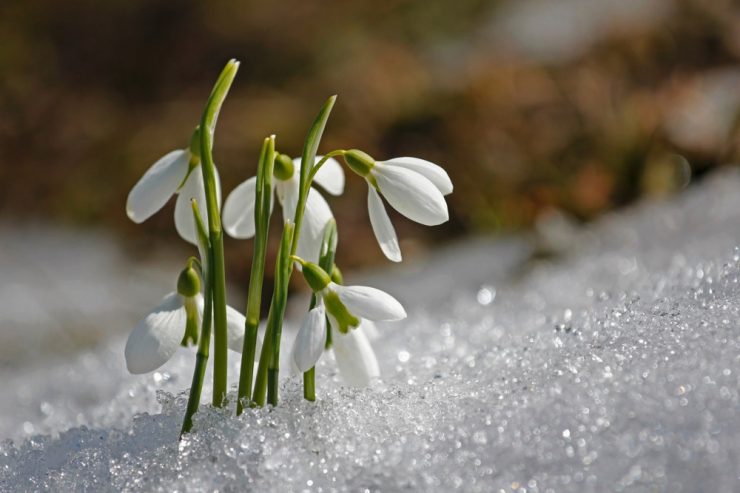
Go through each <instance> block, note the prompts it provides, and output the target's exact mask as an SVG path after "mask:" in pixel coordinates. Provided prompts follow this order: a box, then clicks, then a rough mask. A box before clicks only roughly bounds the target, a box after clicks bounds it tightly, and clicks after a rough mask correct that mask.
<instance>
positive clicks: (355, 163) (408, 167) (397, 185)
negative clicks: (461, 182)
mask: <svg viewBox="0 0 740 493" xmlns="http://www.w3.org/2000/svg"><path fill="white" fill-rule="evenodd" d="M344 160H345V161H346V163H347V165H348V166H349V167H350V168H351V169H352V171H354V172H355V173H357V174H358V175H359V176H361V177H363V178H365V181H367V184H368V197H367V209H368V213H369V215H370V224H371V225H372V227H373V232H374V233H375V238H376V239H377V240H378V244H379V245H380V249H381V250H382V251H383V253H384V254H385V256H386V257H388V259H390V260H392V261H394V262H400V261H401V258H402V257H401V249H400V247H399V245H398V237H397V236H396V231H395V229H394V228H393V224H392V223H391V220H390V218H389V217H388V213H387V212H386V210H385V207H384V206H383V201H382V200H381V198H380V195H382V196H383V197H385V199H386V200H387V201H388V203H389V204H390V205H391V206H392V207H393V208H394V209H396V210H397V211H398V212H400V213H401V214H403V215H404V216H406V217H407V218H409V219H411V220H412V221H415V222H417V223H420V224H424V225H426V226H435V225H437V224H442V223H444V222H446V221H447V220H448V219H449V213H448V211H447V202H445V198H444V196H445V195H448V194H450V193H452V190H453V186H452V181H451V180H450V177H449V176H448V175H447V172H446V171H445V170H444V169H442V168H441V167H440V166H438V165H436V164H434V163H432V162H429V161H425V160H423V159H418V158H413V157H399V158H393V159H389V160H387V161H376V160H375V159H373V158H372V157H371V156H369V155H368V154H366V153H364V152H362V151H359V150H356V149H352V150H349V151H347V152H345V153H344ZM379 194H380V195H379Z"/></svg>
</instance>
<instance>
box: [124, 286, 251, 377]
mask: <svg viewBox="0 0 740 493" xmlns="http://www.w3.org/2000/svg"><path fill="white" fill-rule="evenodd" d="M188 310H190V311H191V313H194V314H195V316H196V318H197V320H196V322H197V327H198V330H200V326H201V321H202V318H203V296H202V295H201V294H200V293H198V294H196V295H195V296H192V297H186V296H182V295H180V294H178V293H177V292H172V293H170V294H168V295H167V296H165V297H164V299H163V300H162V302H161V303H160V304H159V305H158V306H157V307H156V308H154V309H153V310H152V311H151V312H149V313H148V314H147V315H146V316H145V317H144V319H143V320H141V322H139V324H138V325H137V326H136V328H135V329H134V330H133V331H132V332H131V334H130V335H129V337H128V340H127V341H126V349H125V351H124V355H125V357H126V367H127V368H128V371H129V372H130V373H134V374H140V373H148V372H150V371H154V370H156V369H157V368H159V367H160V366H162V365H163V364H165V363H166V362H167V361H168V360H169V359H170V358H171V357H172V356H173V355H174V354H175V351H177V348H178V346H180V344H181V343H182V341H183V337H184V336H185V328H186V324H187V318H188ZM226 320H227V332H228V345H229V349H231V350H233V351H237V352H241V350H242V344H243V338H244V322H245V318H244V315H242V314H241V313H239V312H238V311H237V310H235V309H233V308H231V307H230V306H227V307H226Z"/></svg>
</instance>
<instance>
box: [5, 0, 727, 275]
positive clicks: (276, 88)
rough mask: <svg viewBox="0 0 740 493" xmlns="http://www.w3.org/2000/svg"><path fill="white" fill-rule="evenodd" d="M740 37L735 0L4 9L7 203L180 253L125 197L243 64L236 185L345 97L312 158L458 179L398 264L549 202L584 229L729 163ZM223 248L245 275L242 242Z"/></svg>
mask: <svg viewBox="0 0 740 493" xmlns="http://www.w3.org/2000/svg"><path fill="white" fill-rule="evenodd" d="M739 25H740V12H739V11H738V8H737V4H736V3H734V2H731V1H729V0H716V1H712V2H706V1H703V0H677V1H670V0H560V1H558V2H551V1H546V0H526V1H482V0H461V1H457V2H447V1H444V0H428V1H420V2H411V1H400V0H395V1H389V2H380V3H379V2H370V1H362V2H340V1H328V2H315V1H312V2H227V1H214V2H208V3H202V2H194V1H188V2H177V3H173V2H168V1H164V0H159V1H143V0H127V1H125V2H121V1H117V2H91V1H81V0H72V1H67V2H55V1H51V0H40V1H36V2H23V1H13V0H8V1H5V2H3V3H2V6H0V67H2V71H1V72H2V73H1V74H0V114H2V118H0V150H1V152H2V157H1V159H0V192H1V193H0V210H2V215H3V216H5V217H11V218H18V219H19V220H21V221H25V220H26V219H27V218H28V217H34V218H41V219H45V220H49V221H52V222H62V223H74V224H78V225H80V224H82V225H105V226H107V227H110V228H113V229H115V230H116V231H117V232H118V233H119V235H120V238H121V240H122V241H125V242H126V244H127V245H128V251H129V252H130V253H131V254H133V255H137V256H139V257H146V256H148V255H150V252H152V251H153V249H152V247H155V246H156V247H162V246H164V247H166V248H168V249H172V248H175V247H173V246H172V245H173V243H174V244H177V245H178V246H177V248H184V246H181V245H180V244H179V242H177V241H176V235H175V232H174V228H173V227H172V218H171V214H170V212H171V209H172V205H171V204H170V206H169V207H168V209H167V211H166V212H162V213H160V214H158V215H156V216H155V217H153V218H152V219H150V220H149V221H147V222H146V223H145V224H144V225H143V226H136V225H134V224H132V223H130V222H129V221H128V220H127V218H126V216H125V214H124V207H123V204H124V202H125V198H126V195H127V193H128V190H129V189H130V188H131V186H132V185H133V184H134V183H135V182H136V180H137V179H138V178H139V176H140V175H141V174H142V173H143V172H144V170H145V169H146V168H147V167H148V166H149V165H150V164H151V163H153V162H154V161H155V160H156V159H157V158H158V157H160V156H161V155H162V154H164V153H165V152H167V151H169V150H171V149H174V148H178V147H184V146H185V145H186V144H187V139H188V137H189V135H190V132H191V131H192V128H193V126H194V125H195V123H196V122H197V120H198V117H199V115H200V111H201V108H202V105H203V103H204V101H205V98H206V96H207V94H208V92H209V90H210V87H211V84H212V83H213V81H214V80H215V77H216V76H217V74H218V72H219V70H220V68H221V67H222V65H223V63H224V62H225V61H226V60H227V59H228V58H231V57H235V58H237V59H239V60H241V61H242V69H241V70H240V73H239V75H238V79H237V81H236V85H235V86H234V89H233V91H232V93H231V96H230V97H229V100H228V101H227V103H226V106H225V108H224V110H223V114H222V117H221V120H220V125H219V129H218V136H217V143H216V158H217V161H218V164H219V166H220V169H221V171H222V178H223V182H224V189H225V190H226V191H229V190H231V189H232V188H233V187H234V186H235V185H236V184H237V183H239V182H241V181H242V180H244V179H246V178H247V177H249V176H252V175H253V173H254V168H255V163H256V160H257V154H258V146H259V145H260V142H261V141H262V138H263V137H264V136H266V135H269V134H271V133H276V134H277V136H278V145H279V147H280V149H281V150H282V151H283V152H286V153H289V154H293V155H295V154H297V153H299V151H300V148H301V145H302V140H303V138H304V135H305V132H306V130H307V128H308V126H309V124H310V122H311V120H312V118H313V116H314V114H315V113H316V111H317V109H318V108H319V106H320V105H321V103H322V102H323V101H324V99H325V98H326V97H327V96H328V95H330V94H334V93H336V94H338V95H339V101H338V104H337V106H336V109H335V111H334V114H333V116H332V120H331V122H330V124H329V126H328V130H327V133H326V137H325V141H324V143H323V145H322V149H324V150H329V149H332V148H350V147H359V148H362V149H365V150H367V151H368V152H370V153H371V154H373V155H375V156H376V157H378V158H381V159H382V158H387V157H392V156H399V155H413V156H419V157H424V158H427V159H430V160H433V161H435V162H438V163H440V164H441V165H443V166H444V167H445V168H446V169H447V170H448V171H449V173H450V175H451V177H452V179H453V181H454V183H455V193H454V194H453V195H452V196H451V197H450V198H449V201H450V204H449V205H450V211H451V221H450V222H449V224H447V225H445V226H443V227H438V228H432V229H429V228H422V227H419V226H417V225H416V224H413V223H411V222H410V221H406V220H405V219H402V218H401V217H400V216H399V215H398V214H395V212H393V213H392V218H393V219H394V222H395V223H396V227H397V229H398V231H399V234H400V236H401V238H402V242H403V244H402V247H403V249H404V251H405V253H406V254H407V257H408V256H411V255H413V254H414V253H415V252H418V251H419V250H422V249H425V248H427V247H428V246H429V245H431V244H433V243H435V242H437V241H444V240H447V239H449V238H457V237H459V236H460V235H462V234H469V233H473V232H481V231H500V230H505V231H506V230H514V229H519V228H522V227H527V226H530V225H532V224H534V223H535V222H536V221H537V219H538V217H540V216H541V215H542V214H543V212H547V211H549V210H551V209H553V208H558V209H562V210H565V211H567V212H568V213H569V214H571V215H573V216H574V217H576V218H577V219H579V220H582V219H590V218H592V217H594V216H596V215H598V214H600V213H602V212H604V211H606V210H609V209H611V208H613V207H616V206H619V205H622V204H625V203H627V202H630V201H632V200H633V199H635V198H636V197H639V196H642V195H645V194H649V195H661V194H666V193H670V192H671V191H674V190H676V189H679V188H681V187H683V186H684V185H685V184H686V183H687V182H688V180H689V179H690V177H700V176H701V175H703V174H704V173H705V172H706V171H707V170H708V169H710V168H713V167H716V166H718V165H722V164H727V163H732V162H735V161H736V160H737V157H738V152H739V151H738V135H739V134H738V118H737V117H738V111H737V110H738V103H739V100H740V91H738V87H740V70H739V68H738V60H740V35H738V33H739V32H740V30H739V29H738V26H739ZM364 187H365V185H364V183H362V182H361V180H359V179H354V178H352V179H350V180H349V182H348V190H347V194H346V195H345V196H344V197H341V198H339V199H337V200H335V201H333V202H332V206H333V209H334V212H335V214H336V215H337V216H338V219H339V226H340V233H341V235H342V242H343V245H344V246H345V248H343V249H342V250H340V254H339V255H340V257H339V260H340V262H341V263H342V265H344V266H345V267H353V266H357V265H362V264H365V265H366V264H373V263H378V262H382V255H381V253H380V251H379V249H378V248H376V247H375V245H374V244H373V243H374V242H373V238H372V233H371V231H370V229H369V222H368V220H367V213H366V211H365V200H364V193H365V192H364ZM358 194H360V195H361V197H360V198H358V196H357V195H358ZM227 248H228V249H229V250H230V253H231V254H230V255H229V257H230V259H231V261H230V269H231V272H232V273H233V275H235V276H239V278H240V279H244V280H246V279H247V270H248V266H249V258H250V256H249V252H250V250H249V249H250V248H251V245H249V244H245V243H243V242H228V243H227Z"/></svg>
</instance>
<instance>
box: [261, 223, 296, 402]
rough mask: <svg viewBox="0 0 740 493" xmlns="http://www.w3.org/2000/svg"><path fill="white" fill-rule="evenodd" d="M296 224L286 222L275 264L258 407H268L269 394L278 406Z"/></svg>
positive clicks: (270, 399)
mask: <svg viewBox="0 0 740 493" xmlns="http://www.w3.org/2000/svg"><path fill="white" fill-rule="evenodd" d="M293 232H294V230H293V225H292V224H290V223H285V227H284V229H283V236H282V239H281V241H280V250H279V252H278V258H277V262H276V263H275V288H274V290H273V293H272V302H271V304H270V313H269V315H268V317H267V328H266V329H265V341H264V343H263V344H262V354H260V363H259V367H258V368H257V379H256V381H255V384H254V393H253V394H252V400H253V401H254V403H255V404H256V405H258V406H264V405H265V394H267V400H268V402H270V404H272V405H277V388H278V387H277V383H278V381H277V377H278V372H279V370H280V337H281V335H282V329H283V319H284V318H285V307H286V305H287V298H288V282H287V281H288V277H287V275H286V274H287V273H288V272H289V270H290V268H291V261H290V256H289V255H288V248H289V247H290V244H291V241H292V239H293Z"/></svg>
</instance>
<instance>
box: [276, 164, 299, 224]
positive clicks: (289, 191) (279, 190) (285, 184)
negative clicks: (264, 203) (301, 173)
mask: <svg viewBox="0 0 740 493" xmlns="http://www.w3.org/2000/svg"><path fill="white" fill-rule="evenodd" d="M295 176H296V175H295V174H294V175H293V177H292V178H290V179H288V180H285V181H283V180H275V182H276V183H275V192H276V195H277V198H278V200H279V201H280V206H281V207H282V208H283V222H288V221H290V222H293V217H294V216H295V209H296V207H297V206H298V185H299V184H298V179H296V178H295Z"/></svg>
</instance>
